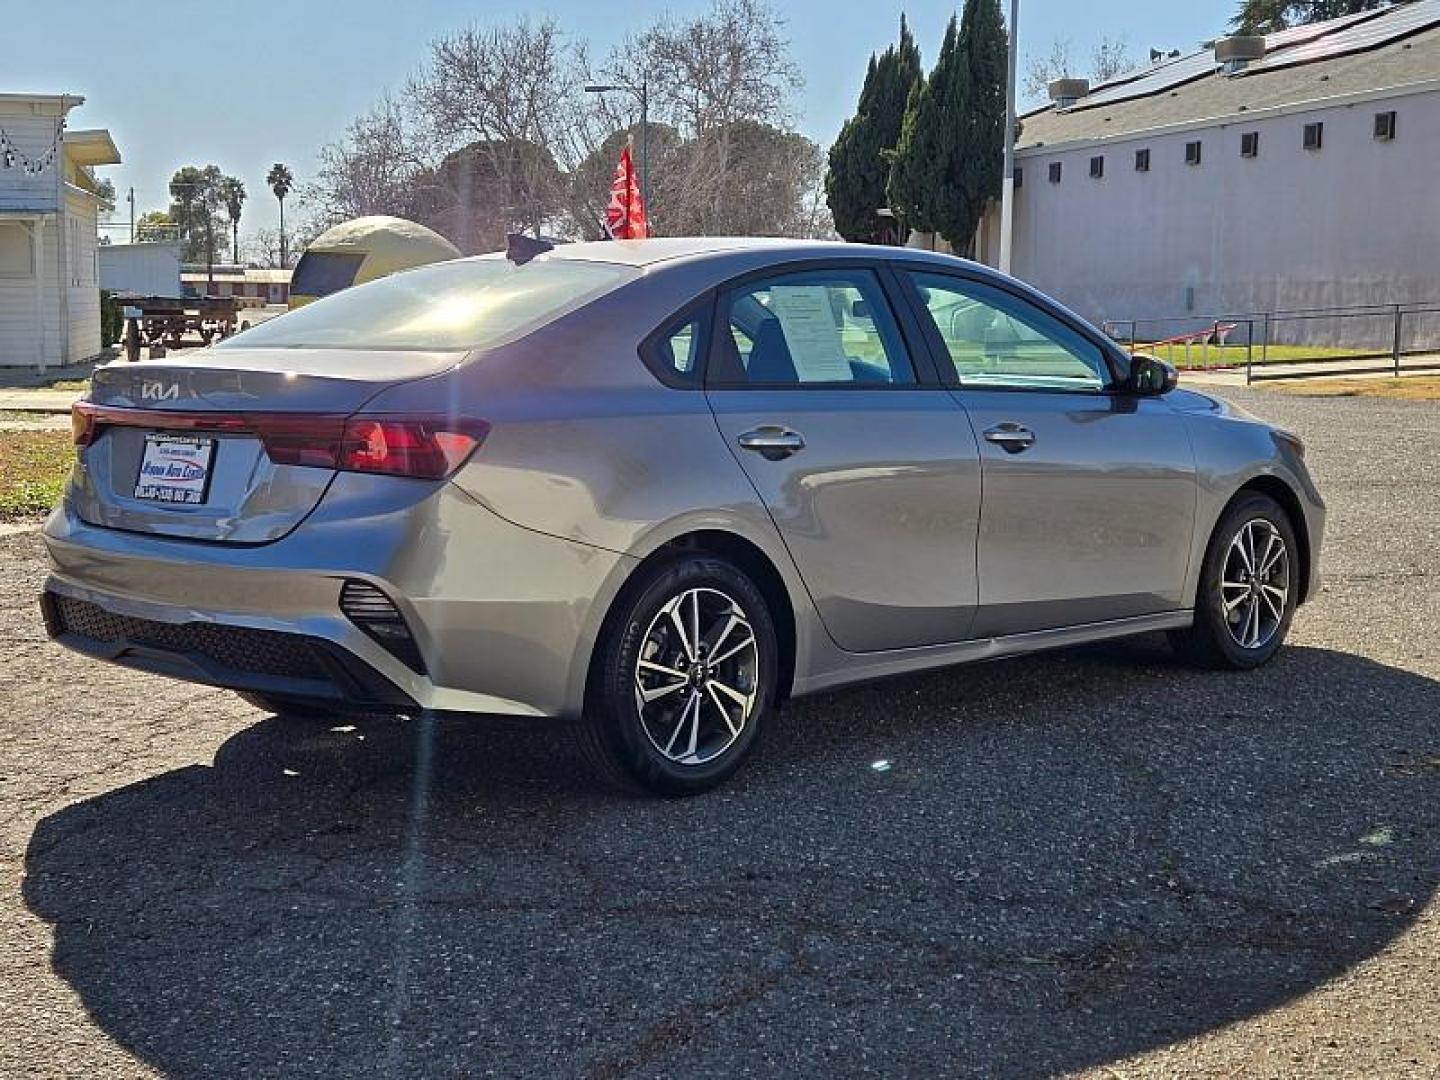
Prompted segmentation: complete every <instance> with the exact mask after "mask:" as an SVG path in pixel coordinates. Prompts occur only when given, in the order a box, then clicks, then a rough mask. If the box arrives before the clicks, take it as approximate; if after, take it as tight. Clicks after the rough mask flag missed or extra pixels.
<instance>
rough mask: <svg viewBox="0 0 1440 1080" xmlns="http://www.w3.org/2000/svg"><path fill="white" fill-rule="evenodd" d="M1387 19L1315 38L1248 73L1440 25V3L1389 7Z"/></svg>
mask: <svg viewBox="0 0 1440 1080" xmlns="http://www.w3.org/2000/svg"><path fill="white" fill-rule="evenodd" d="M1383 14H1384V16H1385V17H1384V18H1379V19H1367V20H1365V21H1363V22H1360V23H1359V24H1358V25H1356V26H1350V27H1348V28H1346V29H1343V30H1340V31H1338V32H1336V33H1333V34H1326V35H1325V36H1323V37H1319V38H1315V39H1313V40H1311V41H1308V42H1306V43H1305V44H1303V45H1296V46H1295V47H1294V48H1290V49H1286V50H1285V51H1284V52H1280V53H1275V54H1272V55H1267V56H1266V57H1265V59H1264V60H1261V61H1259V62H1258V63H1254V64H1251V65H1250V67H1249V68H1248V69H1247V71H1251V72H1253V71H1274V70H1275V69H1276V68H1282V67H1289V66H1290V65H1291V64H1303V63H1306V62H1308V61H1311V60H1325V59H1328V58H1330V57H1332V56H1344V55H1345V54H1346V53H1354V52H1362V51H1364V50H1366V49H1373V48H1376V47H1378V46H1380V45H1385V44H1388V43H1389V42H1391V41H1395V40H1397V39H1399V38H1402V37H1408V36H1409V35H1410V34H1414V33H1417V32H1418V31H1421V30H1424V29H1426V28H1427V27H1430V26H1433V25H1436V24H1440V0H1416V2H1415V3H1413V4H1406V5H1404V6H1396V7H1392V8H1387V9H1385V11H1384V12H1383Z"/></svg>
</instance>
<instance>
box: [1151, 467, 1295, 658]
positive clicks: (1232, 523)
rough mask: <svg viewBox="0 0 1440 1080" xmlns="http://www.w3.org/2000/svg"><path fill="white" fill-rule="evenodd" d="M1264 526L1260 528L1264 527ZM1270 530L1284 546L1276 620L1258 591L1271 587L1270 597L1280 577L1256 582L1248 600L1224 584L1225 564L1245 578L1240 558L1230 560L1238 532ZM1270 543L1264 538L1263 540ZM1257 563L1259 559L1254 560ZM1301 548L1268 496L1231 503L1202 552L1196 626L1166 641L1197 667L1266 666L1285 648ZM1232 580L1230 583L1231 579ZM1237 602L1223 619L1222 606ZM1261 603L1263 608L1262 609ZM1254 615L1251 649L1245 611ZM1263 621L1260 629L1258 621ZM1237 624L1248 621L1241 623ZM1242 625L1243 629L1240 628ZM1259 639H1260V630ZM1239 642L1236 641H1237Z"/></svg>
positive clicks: (1250, 496) (1272, 608) (1172, 634)
mask: <svg viewBox="0 0 1440 1080" xmlns="http://www.w3.org/2000/svg"><path fill="white" fill-rule="evenodd" d="M1262 523H1263V524H1262ZM1267 526H1268V529H1273V535H1274V536H1275V538H1276V539H1277V540H1278V541H1279V542H1280V543H1283V544H1284V555H1283V559H1284V564H1283V565H1284V572H1285V578H1284V581H1283V583H1281V584H1283V587H1284V592H1285V596H1284V600H1283V603H1281V604H1280V605H1278V606H1279V607H1280V617H1279V618H1278V619H1275V618H1274V611H1275V605H1274V604H1273V600H1270V601H1266V597H1265V596H1261V595H1259V592H1258V591H1257V590H1259V591H1264V590H1266V586H1267V585H1270V586H1271V590H1270V595H1271V596H1272V597H1273V590H1274V589H1275V588H1278V587H1279V584H1275V583H1276V582H1279V579H1278V577H1275V576H1273V574H1274V573H1275V571H1272V577H1271V578H1269V579H1265V580H1259V581H1256V582H1255V583H1254V584H1252V585H1250V588H1251V590H1252V596H1251V597H1247V595H1246V594H1245V593H1244V592H1243V590H1242V588H1241V587H1240V586H1237V585H1234V584H1225V585H1223V586H1222V582H1224V581H1226V580H1227V579H1226V578H1225V577H1224V575H1225V573H1226V567H1227V563H1229V565H1230V566H1231V573H1232V574H1234V575H1237V576H1238V577H1239V578H1244V577H1246V574H1247V571H1245V570H1244V568H1243V562H1242V561H1240V560H1242V559H1243V556H1240V555H1239V554H1238V553H1237V554H1236V555H1232V545H1233V544H1234V543H1235V542H1236V540H1237V537H1238V536H1239V535H1240V533H1241V531H1242V530H1244V529H1247V528H1252V527H1253V530H1254V532H1255V533H1259V534H1264V533H1266V532H1267ZM1266 539H1267V540H1268V537H1266ZM1256 558H1257V561H1258V560H1259V558H1260V556H1258V555H1257V556H1256ZM1300 571H1301V568H1300V548H1299V545H1298V544H1297V543H1296V541H1295V528H1294V526H1293V525H1292V524H1291V522H1290V517H1289V515H1288V514H1286V513H1285V511H1284V510H1283V509H1282V508H1281V506H1280V504H1279V503H1277V502H1276V501H1275V500H1274V499H1272V498H1270V497H1269V496H1267V495H1261V494H1258V493H1256V494H1246V495H1243V496H1241V497H1240V498H1238V499H1237V500H1235V502H1234V503H1233V504H1231V506H1230V507H1229V509H1227V510H1226V511H1225V513H1224V514H1222V515H1221V517H1220V521H1219V522H1218V523H1217V524H1216V526H1215V531H1214V533H1213V534H1211V537H1210V543H1209V544H1208V545H1207V547H1206V549H1205V562H1204V564H1203V565H1202V566H1201V568H1200V582H1199V586H1198V588H1197V589H1196V592H1195V622H1194V624H1193V625H1191V626H1190V627H1189V628H1188V629H1185V630H1172V631H1170V642H1171V644H1172V645H1173V646H1174V648H1175V651H1176V652H1177V653H1179V654H1180V655H1181V656H1182V657H1183V658H1185V659H1186V660H1189V661H1190V662H1192V663H1194V664H1197V665H1199V666H1201V667H1210V668H1230V669H1234V670H1239V671H1245V670H1249V669H1251V668H1257V667H1259V666H1260V665H1261V664H1264V663H1266V662H1267V661H1269V660H1270V658H1271V657H1273V656H1274V655H1275V653H1276V652H1278V651H1279V649H1280V646H1281V645H1282V644H1284V641H1285V635H1286V634H1288V633H1289V631H1290V621H1291V619H1292V618H1293V617H1294V615H1295V606H1296V604H1297V603H1298V602H1299V599H1300V587H1301V572H1300ZM1231 580H1234V579H1233V578H1232V579H1231ZM1227 598H1228V600H1229V602H1231V603H1235V602H1237V601H1238V608H1237V609H1236V610H1233V611H1232V612H1231V613H1229V614H1228V615H1227V612H1226V603H1227ZM1262 601H1265V603H1263V604H1262ZM1252 603H1253V606H1254V609H1255V611H1256V615H1255V619H1256V622H1255V625H1254V630H1255V635H1254V636H1255V638H1256V642H1255V644H1253V645H1250V644H1245V643H1244V642H1243V641H1242V640H1239V639H1244V638H1247V637H1249V636H1250V634H1249V629H1250V623H1249V622H1248V619H1249V617H1250V616H1249V612H1250V610H1251V607H1252ZM1262 617H1263V619H1264V626H1263V627H1262V625H1261V619H1262ZM1241 620H1247V621H1244V622H1243V623H1242V622H1241ZM1242 626H1243V628H1242ZM1262 630H1263V631H1267V632H1265V633H1264V634H1263V640H1261V631H1262ZM1237 638H1238V639H1237Z"/></svg>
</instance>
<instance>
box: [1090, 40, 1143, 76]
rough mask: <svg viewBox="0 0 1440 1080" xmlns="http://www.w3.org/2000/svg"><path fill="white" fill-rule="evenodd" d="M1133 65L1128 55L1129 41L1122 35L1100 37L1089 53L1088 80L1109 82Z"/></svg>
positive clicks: (1133, 62)
mask: <svg viewBox="0 0 1440 1080" xmlns="http://www.w3.org/2000/svg"><path fill="white" fill-rule="evenodd" d="M1134 67H1135V61H1134V60H1133V59H1131V57H1130V43H1129V42H1128V41H1126V40H1125V38H1124V37H1113V38H1112V37H1102V38H1101V39H1100V41H1099V42H1098V43H1097V44H1096V46H1095V51H1094V52H1093V53H1091V54H1090V81H1091V82H1092V83H1103V82H1109V81H1110V80H1111V79H1113V78H1115V76H1117V75H1124V74H1125V73H1126V72H1127V71H1130V70H1131V69H1132V68H1134Z"/></svg>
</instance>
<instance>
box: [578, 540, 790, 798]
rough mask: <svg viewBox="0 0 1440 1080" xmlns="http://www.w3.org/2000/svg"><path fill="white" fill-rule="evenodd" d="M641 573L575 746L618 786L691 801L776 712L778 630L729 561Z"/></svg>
mask: <svg viewBox="0 0 1440 1080" xmlns="http://www.w3.org/2000/svg"><path fill="white" fill-rule="evenodd" d="M643 573H644V576H643V577H642V578H640V579H638V580H637V581H636V582H635V584H634V585H633V586H632V587H630V588H628V589H627V590H626V591H625V593H623V594H622V595H621V597H620V599H619V600H618V601H617V605H618V606H617V609H616V613H615V615H616V617H614V618H612V619H610V620H609V622H608V629H607V631H606V633H605V636H604V637H603V639H602V640H601V641H600V642H599V643H598V645H597V647H596V658H595V667H594V669H593V671H592V677H591V683H590V695H589V701H588V702H587V705H586V710H585V716H584V717H583V719H582V720H581V722H580V725H579V735H580V745H581V748H582V750H583V751H584V753H585V755H586V757H587V758H588V759H589V760H590V762H591V764H592V765H593V766H594V767H595V768H596V770H597V771H598V772H599V773H600V774H601V776H602V777H603V778H604V779H607V780H609V781H610V782H611V783H614V784H618V785H619V786H622V787H628V788H632V789H633V788H637V787H638V788H642V789H645V790H649V791H654V792H658V793H661V794H666V795H690V794H696V793H698V792H701V791H706V790H708V789H710V788H713V787H715V786H716V785H718V784H720V783H721V782H723V781H724V780H726V779H727V778H729V777H730V776H731V775H732V774H733V773H734V772H735V771H736V770H737V769H738V768H739V767H740V766H741V764H742V763H743V762H744V760H745V758H746V756H747V755H749V753H750V752H751V751H752V750H753V749H754V747H755V743H756V740H757V739H758V738H759V735H760V728H761V725H762V723H763V721H764V719H765V717H766V716H767V714H768V713H769V712H770V709H771V707H772V703H773V702H774V700H775V686H776V670H777V661H776V656H777V648H776V638H775V628H774V623H773V622H772V620H771V617H770V612H769V610H768V608H767V607H766V604H765V598H764V596H763V595H762V594H761V593H760V590H759V589H757V588H756V587H755V585H754V583H753V582H752V581H751V580H750V579H749V578H748V577H747V576H746V575H745V574H744V573H743V572H742V571H741V570H739V569H738V568H737V567H735V566H733V565H732V564H730V563H729V562H726V561H725V560H723V559H719V558H714V557H711V556H703V555H696V556H687V557H684V558H680V559H677V560H675V561H673V562H669V563H665V564H662V565H659V566H656V567H654V568H653V569H650V570H648V571H644V572H643Z"/></svg>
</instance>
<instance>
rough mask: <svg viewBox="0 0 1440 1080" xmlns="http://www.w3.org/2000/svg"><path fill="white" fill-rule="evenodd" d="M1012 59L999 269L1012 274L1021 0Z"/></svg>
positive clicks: (1013, 23)
mask: <svg viewBox="0 0 1440 1080" xmlns="http://www.w3.org/2000/svg"><path fill="white" fill-rule="evenodd" d="M1007 29H1008V30H1009V31H1010V32H1009V34H1007V35H1006V37H1007V38H1008V39H1009V46H1010V58H1009V65H1008V66H1009V71H1008V73H1007V75H1006V79H1005V175H1004V178H1003V179H1002V180H1001V182H1000V272H1001V273H1002V274H1008V273H1010V255H1011V251H1012V249H1013V246H1014V235H1015V60H1016V57H1017V56H1018V55H1019V52H1020V46H1019V39H1020V0H1010V25H1009V26H1008V27H1007Z"/></svg>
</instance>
